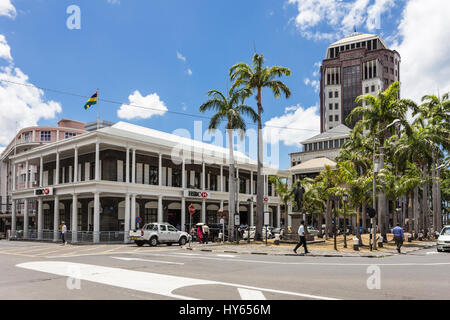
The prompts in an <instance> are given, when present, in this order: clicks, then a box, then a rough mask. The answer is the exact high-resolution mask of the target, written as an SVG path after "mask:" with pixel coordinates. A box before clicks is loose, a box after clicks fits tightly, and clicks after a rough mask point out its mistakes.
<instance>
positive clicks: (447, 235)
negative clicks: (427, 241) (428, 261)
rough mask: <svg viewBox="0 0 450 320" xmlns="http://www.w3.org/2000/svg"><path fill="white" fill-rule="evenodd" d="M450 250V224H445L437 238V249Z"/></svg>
mask: <svg viewBox="0 0 450 320" xmlns="http://www.w3.org/2000/svg"><path fill="white" fill-rule="evenodd" d="M445 250H450V225H449V226H444V228H442V231H441V233H440V234H439V238H438V239H437V251H438V252H442V251H445Z"/></svg>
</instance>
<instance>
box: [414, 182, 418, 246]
mask: <svg viewBox="0 0 450 320" xmlns="http://www.w3.org/2000/svg"><path fill="white" fill-rule="evenodd" d="M418 232H419V187H418V186H416V187H415V188H414V238H417V236H418Z"/></svg>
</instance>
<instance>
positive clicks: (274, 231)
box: [271, 228, 286, 239]
mask: <svg viewBox="0 0 450 320" xmlns="http://www.w3.org/2000/svg"><path fill="white" fill-rule="evenodd" d="M271 232H272V235H273V237H275V236H276V235H277V234H279V235H280V239H283V235H284V233H286V230H285V229H284V228H273V229H272V231H271Z"/></svg>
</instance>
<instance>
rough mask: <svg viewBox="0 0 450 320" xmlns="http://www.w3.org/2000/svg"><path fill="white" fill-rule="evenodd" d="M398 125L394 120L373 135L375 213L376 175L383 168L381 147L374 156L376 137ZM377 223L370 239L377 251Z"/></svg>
mask: <svg viewBox="0 0 450 320" xmlns="http://www.w3.org/2000/svg"><path fill="white" fill-rule="evenodd" d="M398 123H400V120H399V119H395V120H394V121H392V123H390V124H389V125H387V126H386V127H385V128H383V129H381V130H380V131H378V132H376V133H375V134H374V135H373V195H372V196H373V208H374V209H375V211H377V209H378V211H380V208H377V205H376V201H377V196H376V173H378V172H380V170H381V169H383V167H384V157H383V146H380V149H381V150H380V151H381V152H380V157H379V158H378V157H377V156H376V139H377V135H378V134H379V133H380V132H383V131H385V130H387V129H388V128H390V127H392V126H393V125H396V124H398ZM376 230H377V223H376V220H375V223H372V239H373V249H374V250H377V245H376V241H375V239H376V237H377V231H376Z"/></svg>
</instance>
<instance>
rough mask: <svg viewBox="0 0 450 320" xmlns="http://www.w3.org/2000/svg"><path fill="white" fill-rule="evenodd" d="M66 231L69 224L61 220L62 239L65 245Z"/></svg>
mask: <svg viewBox="0 0 450 320" xmlns="http://www.w3.org/2000/svg"><path fill="white" fill-rule="evenodd" d="M66 232H67V226H66V225H65V223H64V221H62V222H61V239H62V243H63V245H66Z"/></svg>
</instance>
